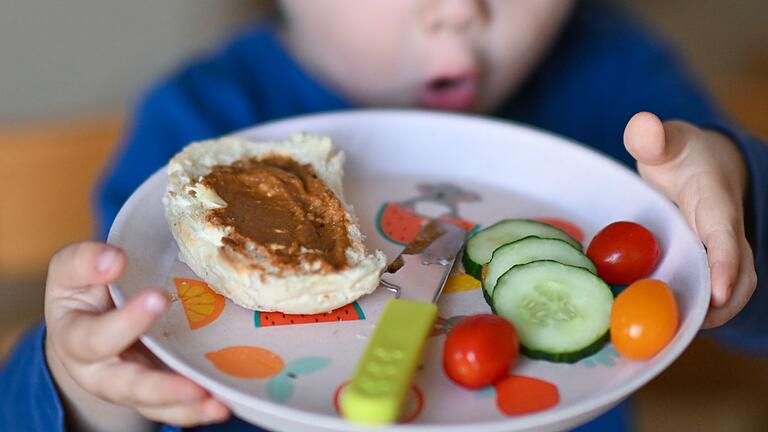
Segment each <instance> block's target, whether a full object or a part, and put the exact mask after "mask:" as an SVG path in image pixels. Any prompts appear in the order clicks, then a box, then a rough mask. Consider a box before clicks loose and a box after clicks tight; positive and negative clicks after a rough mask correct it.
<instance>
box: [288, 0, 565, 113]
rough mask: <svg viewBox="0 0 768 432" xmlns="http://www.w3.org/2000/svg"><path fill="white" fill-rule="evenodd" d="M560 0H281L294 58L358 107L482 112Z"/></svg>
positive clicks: (527, 58)
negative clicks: (359, 105) (424, 108)
mask: <svg viewBox="0 0 768 432" xmlns="http://www.w3.org/2000/svg"><path fill="white" fill-rule="evenodd" d="M571 4H572V2H571V1H570V0H353V1H350V0H311V1H306V0H283V1H282V4H281V5H282V8H283V12H284V13H285V16H286V26H285V28H284V37H285V40H286V42H287V44H288V46H289V47H290V49H291V50H292V52H293V53H294V55H296V56H297V58H298V59H299V61H300V62H301V63H302V64H303V65H304V66H305V67H306V68H307V69H308V70H309V71H311V72H312V73H313V74H314V75H315V76H316V77H318V78H320V79H321V80H323V81H324V82H326V83H327V84H328V85H330V86H331V87H332V88H333V89H335V90H336V91H338V92H340V93H341V94H342V95H344V96H345V97H346V98H348V99H349V100H351V101H352V102H355V103H357V104H361V105H364V106H396V107H419V106H421V107H426V108H434V109H445V110H461V111H475V112H487V111H490V110H493V109H494V108H496V107H497V106H498V105H499V103H501V101H502V100H503V99H504V98H505V97H506V96H508V95H509V94H510V93H511V92H512V91H513V90H514V89H515V88H516V87H517V86H518V85H519V84H520V83H521V82H522V81H523V80H524V79H525V78H526V76H527V75H528V74H529V73H530V72H531V69H532V68H533V67H535V66H536V63H537V61H538V60H539V59H540V57H541V55H542V54H543V53H544V51H545V50H546V48H547V47H548V45H549V44H550V42H551V41H552V39H553V37H554V36H555V35H556V34H557V31H558V29H559V27H560V26H561V24H562V23H563V21H564V20H565V17H566V16H567V14H568V12H569V10H570V8H571Z"/></svg>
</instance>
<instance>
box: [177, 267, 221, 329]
mask: <svg viewBox="0 0 768 432" xmlns="http://www.w3.org/2000/svg"><path fill="white" fill-rule="evenodd" d="M173 282H174V283H175V284H176V291H177V292H178V293H179V300H180V301H181V304H182V305H183V306H184V314H185V315H186V316H187V321H188V322H189V327H190V328H191V329H192V330H197V329H199V328H202V327H205V326H207V325H208V324H210V323H212V322H214V321H216V318H218V317H219V315H221V312H222V311H223V310H224V297H223V296H222V295H221V294H219V293H217V292H215V291H213V290H212V289H210V288H208V285H206V283H205V282H203V281H201V280H197V279H182V278H174V279H173Z"/></svg>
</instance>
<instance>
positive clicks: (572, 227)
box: [536, 217, 584, 243]
mask: <svg viewBox="0 0 768 432" xmlns="http://www.w3.org/2000/svg"><path fill="white" fill-rule="evenodd" d="M536 222H541V223H543V224H547V225H552V226H553V227H555V228H560V229H561V230H563V231H565V233H566V234H568V235H569V236H571V238H572V239H574V240H576V241H577V242H579V243H583V242H584V231H582V230H581V228H579V226H578V225H576V224H575V223H573V222H570V221H567V220H565V219H560V218H553V217H540V218H536Z"/></svg>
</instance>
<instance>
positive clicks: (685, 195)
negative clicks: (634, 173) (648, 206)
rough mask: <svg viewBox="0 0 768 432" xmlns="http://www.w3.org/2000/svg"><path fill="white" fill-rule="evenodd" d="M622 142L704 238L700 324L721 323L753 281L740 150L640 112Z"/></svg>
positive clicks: (733, 312)
mask: <svg viewBox="0 0 768 432" xmlns="http://www.w3.org/2000/svg"><path fill="white" fill-rule="evenodd" d="M624 145H625V146H626V147H627V150H628V151H629V153H630V154H631V155H632V156H633V157H634V158H635V159H636V160H637V167H638V170H639V171H640V175H641V176H643V178H644V179H645V180H647V181H648V182H649V183H651V184H652V185H653V186H655V187H656V188H658V189H660V190H661V191H662V192H663V193H664V194H666V195H667V196H668V197H669V198H670V199H672V201H674V202H675V203H676V204H677V206H678V207H679V208H680V210H681V211H682V213H683V215H684V216H685V218H686V219H687V220H688V223H689V224H690V225H691V227H693V229H694V230H695V231H696V233H697V234H698V235H699V237H700V238H701V240H702V241H703V242H704V246H706V248H707V258H708V260H709V267H710V269H711V270H710V271H711V273H710V277H711V279H712V302H711V306H712V307H711V308H710V310H709V312H708V313H707V317H706V319H705V321H704V327H705V328H707V327H717V326H720V325H722V324H725V323H726V322H727V321H728V320H730V319H731V318H733V317H734V316H735V315H736V314H737V313H738V312H739V311H740V310H741V309H742V308H743V307H744V306H745V305H746V304H747V301H749V298H750V297H751V296H752V293H753V292H754V291H755V287H756V285H757V275H756V273H755V263H754V258H753V257H752V249H751V248H750V246H749V243H748V242H747V239H746V237H745V234H744V203H743V196H744V193H745V189H746V182H747V179H746V175H747V174H746V168H745V166H744V161H743V159H742V156H741V154H740V153H739V151H738V150H737V149H736V146H735V145H734V144H733V143H732V142H731V141H730V140H729V139H728V138H726V137H725V136H724V135H721V134H719V133H717V132H713V131H707V130H702V129H699V128H697V127H695V126H693V125H691V124H689V123H686V122H682V121H667V122H664V123H663V124H662V123H661V121H660V120H659V118H658V117H656V116H655V115H653V114H650V113H644V112H641V113H638V114H635V116H634V117H632V119H630V120H629V123H628V124H627V127H626V129H625V130H624Z"/></svg>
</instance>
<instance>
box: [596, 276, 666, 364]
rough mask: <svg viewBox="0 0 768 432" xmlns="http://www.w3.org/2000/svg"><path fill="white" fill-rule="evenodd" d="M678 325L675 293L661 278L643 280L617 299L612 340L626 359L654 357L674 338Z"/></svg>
mask: <svg viewBox="0 0 768 432" xmlns="http://www.w3.org/2000/svg"><path fill="white" fill-rule="evenodd" d="M677 325H678V311H677V302H676V301H675V296H674V294H673V293H672V290H671V289H670V288H669V286H668V285H667V284H666V283H664V282H662V281H660V280H656V279H642V280H639V281H637V282H635V283H633V284H632V285H630V286H629V287H627V288H626V289H625V290H624V291H622V292H621V293H620V294H619V295H618V296H617V297H616V300H614V302H613V309H611V341H612V342H613V345H614V347H616V351H618V352H619V354H621V355H622V356H624V357H626V358H629V359H633V360H644V359H647V358H650V357H652V356H654V355H655V354H656V353H657V352H659V351H661V349H662V348H664V347H665V346H666V345H667V344H668V343H669V341H670V340H672V337H673V336H674V335H675V332H677Z"/></svg>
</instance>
